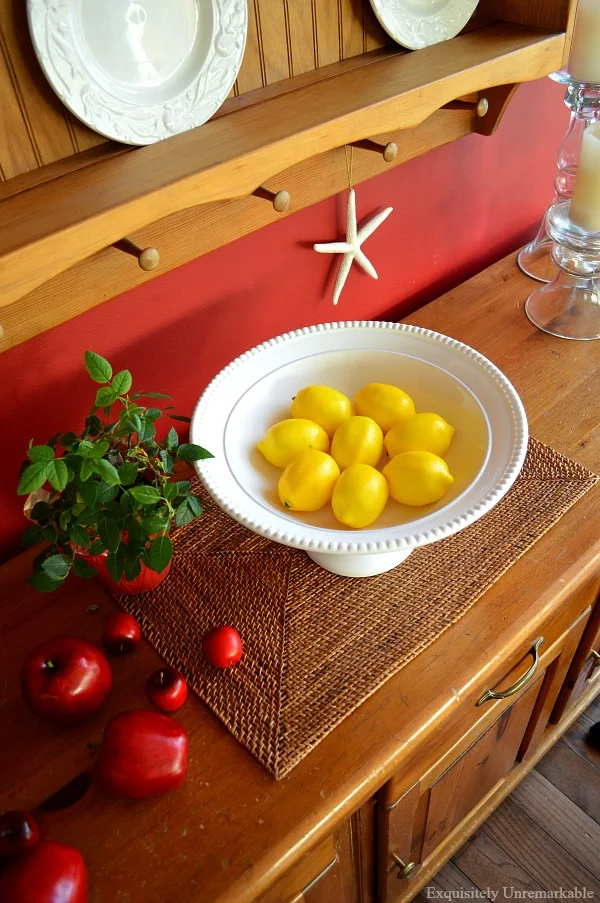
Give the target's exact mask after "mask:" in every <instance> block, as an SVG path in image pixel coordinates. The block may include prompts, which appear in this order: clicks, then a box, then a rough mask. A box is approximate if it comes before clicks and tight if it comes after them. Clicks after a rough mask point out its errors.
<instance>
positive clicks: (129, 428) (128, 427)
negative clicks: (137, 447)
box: [121, 413, 142, 436]
mask: <svg viewBox="0 0 600 903" xmlns="http://www.w3.org/2000/svg"><path fill="white" fill-rule="evenodd" d="M121 426H122V429H124V430H125V431H126V432H128V433H137V434H138V436H139V435H140V433H141V432H142V421H141V418H140V416H139V414H130V413H128V414H127V417H125V418H124V420H123V423H122V424H121Z"/></svg>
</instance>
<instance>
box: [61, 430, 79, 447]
mask: <svg viewBox="0 0 600 903" xmlns="http://www.w3.org/2000/svg"><path fill="white" fill-rule="evenodd" d="M76 442H77V436H76V435H75V433H71V432H69V433H63V434H62V435H61V437H60V444H61V445H64V447H65V448H71V446H72V445H75V443H76Z"/></svg>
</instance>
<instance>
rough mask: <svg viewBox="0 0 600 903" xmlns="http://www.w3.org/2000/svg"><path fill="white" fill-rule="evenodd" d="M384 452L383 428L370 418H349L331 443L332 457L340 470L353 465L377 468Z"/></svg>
mask: <svg viewBox="0 0 600 903" xmlns="http://www.w3.org/2000/svg"><path fill="white" fill-rule="evenodd" d="M382 451H383V433H382V432H381V427H380V426H379V425H378V424H377V423H375V421H374V420H371V418H370V417H348V419H347V420H344V422H343V423H340V425H339V426H338V428H337V430H336V431H335V435H334V437H333V440H332V442H331V457H332V458H334V459H335V460H336V461H337V463H338V464H339V467H340V470H344V468H345V467H350V465H351V464H370V465H371V466H372V467H375V465H376V464H377V462H378V461H379V459H380V457H381V453H382Z"/></svg>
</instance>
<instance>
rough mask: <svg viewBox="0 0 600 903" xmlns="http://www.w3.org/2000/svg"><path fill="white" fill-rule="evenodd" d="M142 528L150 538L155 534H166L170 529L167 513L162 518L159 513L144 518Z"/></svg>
mask: <svg viewBox="0 0 600 903" xmlns="http://www.w3.org/2000/svg"><path fill="white" fill-rule="evenodd" d="M142 527H143V529H144V530H145V532H146V533H147V534H148V536H152V534H153V533H164V532H166V531H167V530H168V529H169V516H168V513H167V512H165V516H161V514H160V513H158V512H157V513H156V514H154V515H149V516H148V517H144V518H142Z"/></svg>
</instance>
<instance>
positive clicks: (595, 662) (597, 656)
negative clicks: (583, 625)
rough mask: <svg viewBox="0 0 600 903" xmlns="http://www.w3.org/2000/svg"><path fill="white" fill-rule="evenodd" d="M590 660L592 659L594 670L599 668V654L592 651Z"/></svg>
mask: <svg viewBox="0 0 600 903" xmlns="http://www.w3.org/2000/svg"><path fill="white" fill-rule="evenodd" d="M592 658H593V659H594V668H598V667H599V666H600V652H596V650H595V649H592Z"/></svg>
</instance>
